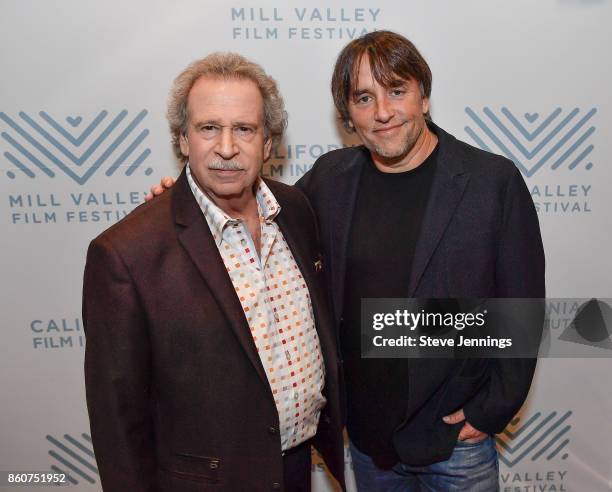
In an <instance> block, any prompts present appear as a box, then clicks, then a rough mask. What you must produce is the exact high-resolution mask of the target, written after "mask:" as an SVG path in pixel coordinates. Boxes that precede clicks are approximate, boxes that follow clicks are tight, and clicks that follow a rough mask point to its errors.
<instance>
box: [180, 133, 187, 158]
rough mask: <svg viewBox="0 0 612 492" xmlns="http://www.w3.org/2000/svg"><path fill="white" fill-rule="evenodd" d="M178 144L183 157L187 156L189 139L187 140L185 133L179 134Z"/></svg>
mask: <svg viewBox="0 0 612 492" xmlns="http://www.w3.org/2000/svg"><path fill="white" fill-rule="evenodd" d="M179 145H180V147H181V153H182V154H183V155H184V156H185V157H189V141H188V140H187V136H186V135H181V136H180V137H179Z"/></svg>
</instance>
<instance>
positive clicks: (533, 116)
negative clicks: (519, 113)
mask: <svg viewBox="0 0 612 492" xmlns="http://www.w3.org/2000/svg"><path fill="white" fill-rule="evenodd" d="M539 116H540V115H539V114H538V113H525V119H526V120H527V121H528V122H529V123H533V122H534V121H535V120H537V119H538V117H539Z"/></svg>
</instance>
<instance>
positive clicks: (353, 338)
mask: <svg viewBox="0 0 612 492" xmlns="http://www.w3.org/2000/svg"><path fill="white" fill-rule="evenodd" d="M437 153H438V152H437V146H436V148H435V149H434V151H433V152H432V153H431V154H430V155H429V157H428V158H427V159H426V160H425V161H424V162H423V163H422V164H421V165H420V166H418V167H417V168H415V169H413V170H410V171H406V172H402V173H383V172H381V171H379V170H378V169H377V168H376V166H375V165H374V163H373V162H372V161H371V160H370V161H369V163H368V164H367V165H366V166H365V167H364V169H363V171H362V174H361V178H360V182H359V188H358V192H357V199H356V202H355V209H354V212H353V217H352V224H351V232H350V236H349V243H348V249H347V266H346V277H345V287H344V289H345V290H344V306H343V313H342V318H343V324H342V328H341V331H340V344H341V349H342V355H343V359H344V364H345V369H346V370H345V375H346V390H347V399H348V414H347V428H348V432H349V436H350V438H351V440H352V442H353V444H355V446H357V448H358V449H359V450H361V451H362V452H364V453H366V454H368V455H370V456H371V457H372V458H373V459H374V461H375V462H376V463H377V464H378V465H379V466H382V467H384V468H388V467H391V466H393V465H395V464H396V463H397V462H398V461H399V458H398V457H397V455H396V453H395V451H394V449H393V444H392V442H391V436H392V434H393V430H394V429H395V428H396V427H397V426H399V425H400V423H401V422H402V421H403V420H404V414H405V410H406V402H407V400H408V359H362V358H361V327H360V317H361V299H362V298H368V297H371V298H372V297H373V298H381V297H383V298H384V297H407V296H408V279H409V275H410V270H411V268H412V260H413V258H414V252H415V248H416V244H417V239H418V237H419V233H420V228H421V223H422V220H423V216H424V214H425V207H426V205H427V199H428V197H429V190H430V188H431V183H432V180H433V175H434V170H435V166H436V159H437Z"/></svg>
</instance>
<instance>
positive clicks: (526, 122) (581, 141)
mask: <svg viewBox="0 0 612 492" xmlns="http://www.w3.org/2000/svg"><path fill="white" fill-rule="evenodd" d="M465 112H466V114H467V115H468V116H469V117H470V118H471V120H472V122H473V123H474V126H469V125H468V126H466V127H465V128H464V129H465V132H466V133H467V134H468V135H469V137H470V138H471V139H472V140H473V142H474V143H475V144H476V145H477V146H478V147H480V148H481V149H483V150H487V151H489V152H494V153H496V154H502V155H505V156H506V157H507V158H508V159H510V160H512V161H513V162H514V163H515V164H516V166H517V167H518V168H519V169H520V170H521V172H522V173H523V174H524V175H525V176H526V177H528V178H529V177H531V176H533V175H534V174H535V173H536V172H537V171H538V170H540V169H541V168H542V167H544V166H546V165H550V169H553V170H556V169H559V168H561V167H562V166H563V167H566V166H567V169H569V170H573V169H576V168H577V167H578V166H580V165H581V164H582V165H584V167H585V169H587V170H590V169H591V168H592V167H593V163H592V162H591V161H589V160H588V156H589V154H591V152H592V151H593V149H594V146H593V144H590V143H589V139H590V138H591V136H592V135H593V132H595V127H594V126H593V125H591V123H589V122H590V120H591V119H592V118H593V116H594V115H595V114H596V113H597V109H596V108H591V109H589V110H588V111H581V110H579V109H578V108H574V109H572V110H571V111H569V112H564V111H563V110H562V109H561V108H556V109H555V110H553V111H552V112H551V113H550V114H549V115H548V116H546V117H541V116H540V114H539V113H525V114H524V115H522V116H521V117H517V116H516V115H515V114H514V113H512V112H511V111H510V110H509V109H508V108H506V107H503V108H501V111H500V113H496V112H494V111H493V110H491V109H490V108H488V107H484V108H483V110H482V112H481V114H478V113H477V112H476V111H475V110H473V109H472V108H470V107H466V108H465Z"/></svg>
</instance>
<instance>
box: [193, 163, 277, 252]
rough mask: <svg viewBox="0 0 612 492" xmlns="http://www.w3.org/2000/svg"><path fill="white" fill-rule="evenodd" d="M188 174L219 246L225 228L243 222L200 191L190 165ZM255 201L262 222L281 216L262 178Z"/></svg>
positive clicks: (258, 180)
mask: <svg viewBox="0 0 612 492" xmlns="http://www.w3.org/2000/svg"><path fill="white" fill-rule="evenodd" d="M186 174H187V181H188V182H189V187H190V188H191V192H192V193H193V196H194V197H195V199H196V201H197V202H198V205H199V206H200V209H201V210H202V213H203V214H204V218H205V219H206V222H207V223H208V227H209V228H210V232H211V233H212V235H213V239H214V241H215V243H216V244H217V246H219V245H220V244H221V242H222V241H223V230H224V229H225V226H227V225H232V224H237V223H239V222H241V220H240V219H233V218H232V217H230V216H229V215H227V214H226V213H225V212H224V211H223V210H221V209H220V208H219V207H218V206H217V205H215V203H214V202H213V201H212V200H211V199H210V198H209V197H208V195H207V194H206V193H204V192H203V191H202V190H201V189H200V187H199V186H198V185H197V184H196V182H195V179H193V176H192V175H191V169H190V167H189V163H188V164H187V169H186ZM255 199H256V200H257V210H258V211H259V218H260V220H263V221H266V222H269V221H273V220H274V219H275V218H276V216H277V215H278V214H279V212H280V210H281V207H280V204H279V203H278V201H277V200H276V197H275V196H274V195H273V193H272V191H271V190H270V188H268V185H267V184H266V183H265V182H264V180H263V179H261V178H260V177H258V178H257V181H256V183H255Z"/></svg>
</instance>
